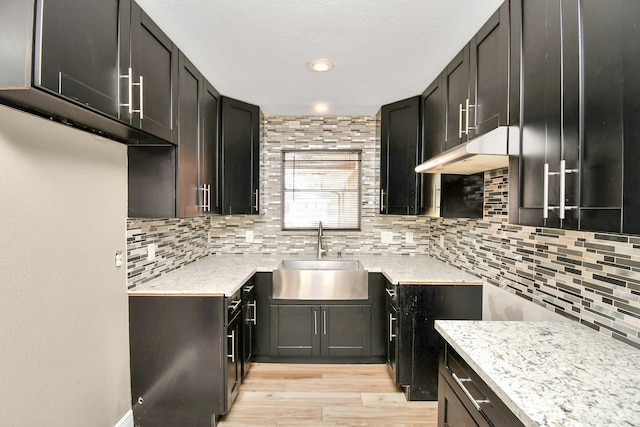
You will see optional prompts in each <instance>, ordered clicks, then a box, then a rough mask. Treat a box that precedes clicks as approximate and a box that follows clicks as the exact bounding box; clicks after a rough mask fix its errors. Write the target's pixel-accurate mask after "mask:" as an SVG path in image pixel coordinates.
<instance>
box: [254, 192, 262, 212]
mask: <svg viewBox="0 0 640 427" xmlns="http://www.w3.org/2000/svg"><path fill="white" fill-rule="evenodd" d="M253 194H254V196H255V197H256V204H255V206H253V208H254V209H255V210H256V212H258V211H259V210H260V203H259V200H260V191H259V190H258V189H257V188H256V190H255V191H254V192H253Z"/></svg>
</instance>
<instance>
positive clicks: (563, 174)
mask: <svg viewBox="0 0 640 427" xmlns="http://www.w3.org/2000/svg"><path fill="white" fill-rule="evenodd" d="M570 173H578V169H567V162H566V160H561V161H560V219H564V218H565V214H564V213H565V212H566V211H570V210H572V209H577V208H578V207H577V206H567V205H566V200H565V198H566V191H567V174H570Z"/></svg>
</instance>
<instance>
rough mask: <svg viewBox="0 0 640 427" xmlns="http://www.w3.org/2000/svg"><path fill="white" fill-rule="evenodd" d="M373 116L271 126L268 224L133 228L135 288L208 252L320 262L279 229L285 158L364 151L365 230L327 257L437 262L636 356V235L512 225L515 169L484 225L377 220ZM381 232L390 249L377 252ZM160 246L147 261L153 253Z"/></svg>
mask: <svg viewBox="0 0 640 427" xmlns="http://www.w3.org/2000/svg"><path fill="white" fill-rule="evenodd" d="M377 125H379V123H378V122H377V121H376V118H375V117H368V116H353V117H289V116H285V117H283V116H276V117H265V119H264V122H263V123H262V141H261V188H260V192H261V194H262V197H261V203H262V205H261V212H260V213H261V214H260V215H255V216H213V217H210V218H209V217H198V218H192V219H168V220H138V219H130V220H129V222H128V278H129V283H128V284H129V286H130V287H133V286H135V285H136V284H138V283H143V282H145V281H147V280H150V279H151V278H153V277H157V276H158V275H160V274H163V273H165V272H167V271H170V270H172V269H175V268H179V267H180V266H182V265H184V264H187V263H189V262H193V261H195V260H196V259H199V258H201V257H204V256H206V255H207V254H208V253H265V252H266V253H276V252H277V253H289V254H299V255H310V256H312V255H313V254H314V253H315V244H316V234H315V232H306V233H305V232H285V231H282V230H281V216H280V206H281V181H280V178H281V164H280V162H281V151H282V150H283V149H332V148H337V149H340V148H348V149H360V150H362V153H363V154H362V161H363V165H362V170H363V175H362V184H363V194H362V227H361V231H359V232H332V231H328V232H326V233H325V234H326V235H327V236H328V239H327V242H326V243H327V245H328V247H329V251H330V253H329V255H330V256H332V255H335V254H336V253H337V252H338V251H341V252H342V253H344V254H353V255H357V254H358V253H396V254H398V253H402V254H406V255H415V254H429V255H431V256H433V257H435V258H437V259H440V260H442V261H444V262H446V263H448V264H451V265H453V266H456V267H458V268H461V269H463V270H465V271H467V272H469V273H471V274H474V275H476V276H479V277H482V278H483V279H485V280H486V281H487V283H491V284H493V285H496V286H500V287H502V288H505V289H508V290H510V291H511V292H513V293H516V294H517V295H520V296H521V297H523V298H526V299H528V300H531V301H533V302H535V303H537V304H539V305H541V306H544V307H546V308H547V309H549V310H552V311H555V312H557V313H559V314H562V315H563V316H565V317H568V318H571V319H573V320H575V321H579V322H581V323H583V324H585V325H587V326H589V327H591V328H593V329H595V330H598V331H600V332H601V333H604V334H606V335H610V336H612V337H614V338H616V339H619V340H620V341H623V342H626V343H628V344H630V345H633V346H635V347H637V348H640V237H636V236H626V235H619V234H601V233H590V232H576V231H564V230H555V229H546V228H536V227H526V226H517V225H511V224H509V223H508V170H507V169H502V170H496V171H491V172H487V173H485V185H484V217H483V218H482V219H474V220H471V219H444V218H429V217H416V216H387V215H379V214H378V213H377V212H378V189H379V160H378V159H379V156H380V144H379V141H378V140H377V137H376V126H377ZM382 232H391V233H392V243H384V244H383V243H381V235H382ZM150 242H155V243H157V245H158V249H157V252H156V261H155V262H148V261H146V245H147V244H148V243H150Z"/></svg>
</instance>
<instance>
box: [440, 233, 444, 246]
mask: <svg viewBox="0 0 640 427" xmlns="http://www.w3.org/2000/svg"><path fill="white" fill-rule="evenodd" d="M440 247H441V248H442V249H444V234H441V235H440Z"/></svg>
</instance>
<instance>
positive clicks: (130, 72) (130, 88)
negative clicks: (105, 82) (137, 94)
mask: <svg viewBox="0 0 640 427" xmlns="http://www.w3.org/2000/svg"><path fill="white" fill-rule="evenodd" d="M120 78H121V79H127V91H128V93H129V97H128V98H127V100H128V101H127V103H126V104H120V106H121V107H127V110H128V111H129V114H132V113H133V102H132V101H131V100H132V98H133V69H132V68H131V67H129V70H128V74H123V75H120Z"/></svg>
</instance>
